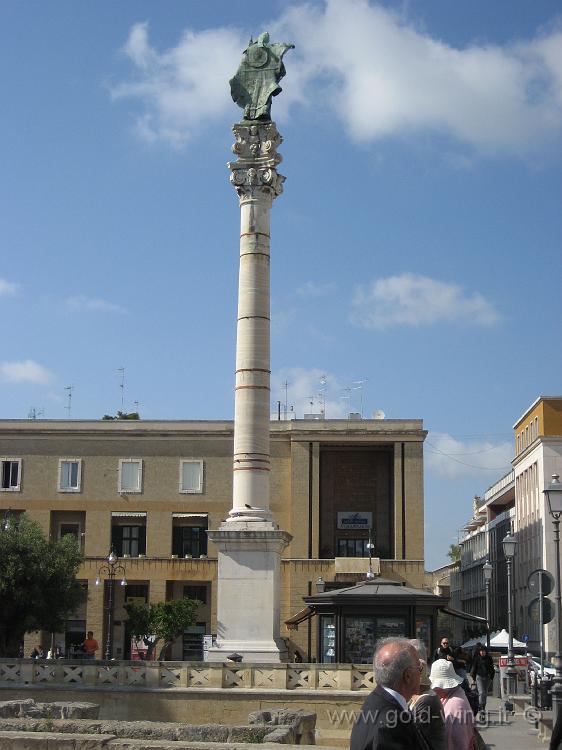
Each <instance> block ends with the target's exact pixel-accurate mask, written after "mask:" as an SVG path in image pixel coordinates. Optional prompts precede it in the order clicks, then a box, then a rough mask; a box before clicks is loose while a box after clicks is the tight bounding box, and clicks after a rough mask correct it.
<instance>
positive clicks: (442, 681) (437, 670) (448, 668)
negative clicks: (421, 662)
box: [429, 659, 463, 690]
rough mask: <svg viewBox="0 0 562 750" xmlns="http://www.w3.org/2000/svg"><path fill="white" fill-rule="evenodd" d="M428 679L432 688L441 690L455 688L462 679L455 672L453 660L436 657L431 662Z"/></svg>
mask: <svg viewBox="0 0 562 750" xmlns="http://www.w3.org/2000/svg"><path fill="white" fill-rule="evenodd" d="M429 679H430V682H431V687H432V688H441V689H442V690H450V689H451V688H455V687H457V686H458V685H460V684H461V683H462V681H463V678H462V677H459V676H458V674H457V673H456V672H455V668H454V667H453V662H452V661H447V659H436V660H435V661H434V662H433V664H432V665H431V673H430V675H429Z"/></svg>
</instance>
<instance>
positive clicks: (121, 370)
mask: <svg viewBox="0 0 562 750" xmlns="http://www.w3.org/2000/svg"><path fill="white" fill-rule="evenodd" d="M117 374H118V375H119V376H120V377H121V382H120V383H119V388H121V411H124V410H125V368H124V367H118V368H117Z"/></svg>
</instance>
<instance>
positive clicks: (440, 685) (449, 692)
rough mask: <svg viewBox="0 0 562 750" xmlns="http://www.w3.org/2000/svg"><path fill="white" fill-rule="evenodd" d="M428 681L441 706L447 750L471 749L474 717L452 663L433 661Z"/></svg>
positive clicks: (460, 679)
mask: <svg viewBox="0 0 562 750" xmlns="http://www.w3.org/2000/svg"><path fill="white" fill-rule="evenodd" d="M429 679H430V682H431V687H432V688H433V690H435V692H436V693H437V695H438V696H439V698H440V700H441V705H442V706H443V712H444V714H445V735H446V737H447V748H448V750H474V747H475V744H476V736H475V732H474V714H473V713H472V709H471V708H470V703H469V702H468V699H467V697H466V694H465V692H464V690H463V689H462V687H461V683H462V678H461V677H459V676H458V674H457V673H456V672H455V668H454V666H453V662H451V661H447V660H446V659H437V660H436V661H434V662H433V664H432V665H431V673H430V675H429Z"/></svg>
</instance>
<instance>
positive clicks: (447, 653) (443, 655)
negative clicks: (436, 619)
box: [433, 636, 455, 661]
mask: <svg viewBox="0 0 562 750" xmlns="http://www.w3.org/2000/svg"><path fill="white" fill-rule="evenodd" d="M437 659H446V660H447V661H455V657H454V652H453V649H452V648H451V644H450V643H449V639H448V638H447V636H443V638H441V645H440V646H438V647H437V648H436V649H435V653H434V654H433V661H437Z"/></svg>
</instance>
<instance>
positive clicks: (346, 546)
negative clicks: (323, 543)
mask: <svg viewBox="0 0 562 750" xmlns="http://www.w3.org/2000/svg"><path fill="white" fill-rule="evenodd" d="M368 544H369V540H368V539H338V557H369V549H368V547H367V545H368Z"/></svg>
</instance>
